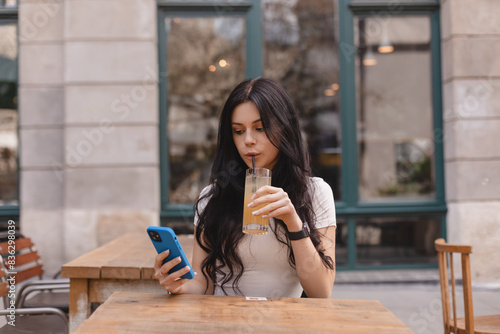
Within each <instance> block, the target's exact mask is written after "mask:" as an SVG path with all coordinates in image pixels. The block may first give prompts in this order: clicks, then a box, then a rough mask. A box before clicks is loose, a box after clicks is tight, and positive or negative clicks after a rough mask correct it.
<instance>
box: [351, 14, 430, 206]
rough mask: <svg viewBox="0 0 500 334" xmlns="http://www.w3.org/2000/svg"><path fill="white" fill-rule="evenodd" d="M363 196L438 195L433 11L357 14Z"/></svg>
mask: <svg viewBox="0 0 500 334" xmlns="http://www.w3.org/2000/svg"><path fill="white" fill-rule="evenodd" d="M354 24H355V26H354V31H355V42H356V46H357V49H358V58H357V60H356V93H357V100H358V102H357V107H358V110H357V130H358V132H357V133H358V152H359V198H360V200H361V201H405V200H410V201H415V200H433V199H434V198H435V180H434V172H433V171H434V155H433V153H434V136H433V133H434V132H433V122H432V115H433V109H432V84H431V79H432V78H431V52H430V35H431V34H430V19H429V17H426V16H421V17H417V16H415V17H414V16H405V17H377V16H370V17H356V18H355V23H354Z"/></svg>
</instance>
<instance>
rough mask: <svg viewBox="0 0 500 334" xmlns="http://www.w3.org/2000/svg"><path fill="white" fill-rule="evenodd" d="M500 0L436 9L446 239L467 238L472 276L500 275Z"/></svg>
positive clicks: (450, 0)
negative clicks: (439, 10) (444, 178)
mask: <svg viewBox="0 0 500 334" xmlns="http://www.w3.org/2000/svg"><path fill="white" fill-rule="evenodd" d="M499 15H500V2H498V1H496V0H475V1H468V0H444V1H442V10H441V27H442V31H441V35H442V65H443V97H444V116H443V117H444V130H445V133H444V146H445V174H446V198H447V202H448V209H449V211H448V219H447V224H448V240H449V242H453V243H464V244H471V245H472V246H473V256H472V265H471V266H472V272H473V276H472V279H473V282H491V281H499V280H500V263H499V262H498V261H497V255H498V254H499V253H500V243H499V242H498V241H499V240H500V149H499V146H498V143H499V139H498V138H499V134H500V94H499V92H500V58H499V57H498V54H499V52H500V25H499V24H498V16H499Z"/></svg>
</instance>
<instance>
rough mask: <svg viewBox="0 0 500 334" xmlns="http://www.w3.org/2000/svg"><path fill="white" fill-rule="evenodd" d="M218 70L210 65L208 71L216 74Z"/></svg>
mask: <svg viewBox="0 0 500 334" xmlns="http://www.w3.org/2000/svg"><path fill="white" fill-rule="evenodd" d="M216 69H217V68H216V67H215V66H214V65H210V66H208V70H209V71H210V72H215V70H216Z"/></svg>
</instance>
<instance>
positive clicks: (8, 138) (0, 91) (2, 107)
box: [0, 24, 19, 205]
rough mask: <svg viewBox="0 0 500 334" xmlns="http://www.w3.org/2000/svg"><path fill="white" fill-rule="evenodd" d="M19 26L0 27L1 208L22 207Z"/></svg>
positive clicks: (2, 25)
mask: <svg viewBox="0 0 500 334" xmlns="http://www.w3.org/2000/svg"><path fill="white" fill-rule="evenodd" d="M17 56H18V54H17V25H16V24H0V205H18V204H19V193H18V184H19V173H18V159H17V154H18V134H17V124H18V120H17V118H18V114H17Z"/></svg>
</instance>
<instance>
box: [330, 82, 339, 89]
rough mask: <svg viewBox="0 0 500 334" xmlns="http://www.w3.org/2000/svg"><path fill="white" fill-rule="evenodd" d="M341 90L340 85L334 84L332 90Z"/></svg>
mask: <svg viewBox="0 0 500 334" xmlns="http://www.w3.org/2000/svg"><path fill="white" fill-rule="evenodd" d="M339 88H340V86H339V84H338V83H334V84H332V89H333V90H339Z"/></svg>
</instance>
